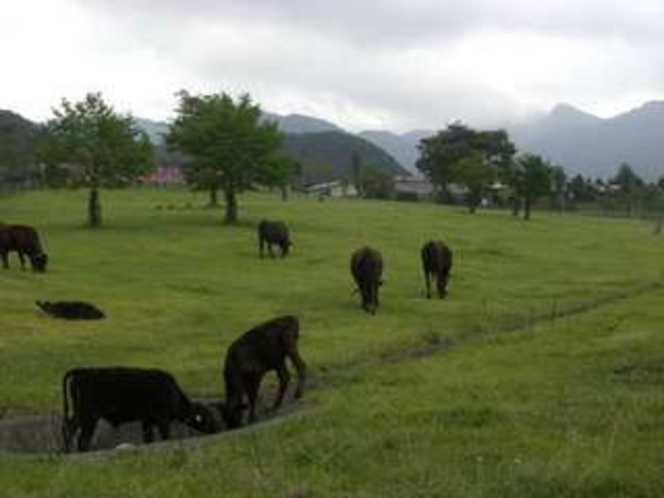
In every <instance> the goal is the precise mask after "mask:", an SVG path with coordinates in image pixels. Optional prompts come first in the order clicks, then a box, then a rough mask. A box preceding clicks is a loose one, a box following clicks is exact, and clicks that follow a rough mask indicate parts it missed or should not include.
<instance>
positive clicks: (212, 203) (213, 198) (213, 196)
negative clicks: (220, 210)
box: [208, 186, 219, 208]
mask: <svg viewBox="0 0 664 498" xmlns="http://www.w3.org/2000/svg"><path fill="white" fill-rule="evenodd" d="M217 206H219V202H217V187H216V186H215V187H210V200H209V201H208V207H209V208H216V207H217Z"/></svg>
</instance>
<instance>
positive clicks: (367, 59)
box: [0, 0, 664, 130]
mask: <svg viewBox="0 0 664 498" xmlns="http://www.w3.org/2000/svg"><path fill="white" fill-rule="evenodd" d="M36 13H37V14H36ZM0 16H2V17H1V18H0V21H2V25H3V27H7V29H3V30H2V31H0V60H2V61H3V78H0V107H7V108H12V109H15V110H17V111H19V112H23V113H25V114H26V115H28V116H29V117H32V118H44V117H46V116H47V115H48V110H49V108H50V106H52V105H55V104H57V102H58V100H59V98H60V97H63V96H66V97H69V98H73V99H78V98H81V97H82V96H83V94H84V93H85V92H87V91H92V90H100V91H102V92H103V93H104V95H105V96H106V97H107V99H108V100H109V101H111V102H112V103H113V104H115V105H116V107H117V108H119V109H121V110H128V109H131V110H132V111H133V112H134V114H136V115H139V116H146V117H152V118H159V119H162V118H164V117H166V116H167V115H169V114H170V112H171V110H172V108H173V106H174V103H175V99H174V97H173V94H174V92H175V91H177V90H178V89H180V88H187V89H188V90H190V91H193V92H199V91H205V92H210V91H219V90H225V91H230V92H232V93H240V92H245V91H248V92H250V93H251V94H252V96H253V97H254V98H255V99H256V100H258V101H259V102H260V103H261V104H262V105H263V106H264V107H265V108H267V109H269V110H272V111H276V112H282V113H287V112H300V113H308V114H314V115H319V116H321V117H325V118H328V119H331V120H333V121H336V122H338V123H339V124H341V125H342V126H346V127H348V128H350V129H361V128H376V127H389V128H392V129H399V130H405V129H408V128H411V127H418V128H419V127H432V126H443V125H444V124H445V123H446V122H448V121H450V120H452V119H462V120H465V121H468V122H470V123H471V124H476V125H478V126H479V125H482V124H494V123H500V122H504V121H507V120H512V119H518V118H519V117H521V116H523V115H527V114H529V113H531V112H533V110H535V109H538V108H539V109H541V108H548V107H550V106H552V105H553V104H555V103H556V102H559V101H567V102H571V103H573V104H575V105H577V106H580V107H582V108H586V109H588V110H590V111H596V112H600V113H603V114H606V113H610V112H616V111H620V110H624V108H621V106H623V105H624V106H632V105H635V104H638V103H640V99H653V98H658V97H660V98H661V97H662V96H663V95H664V74H663V73H664V70H663V67H662V66H661V65H660V64H658V58H659V54H661V53H662V51H661V49H662V48H664V34H662V33H660V29H659V28H660V26H662V25H664V24H663V22H662V21H663V20H664V5H663V4H662V3H661V2H659V1H656V0H632V1H631V2H628V3H627V2H623V1H620V2H619V1H610V0H609V1H599V0H585V1H582V0H577V1H576V2H572V1H571V0H539V1H538V2H526V1H525V0H501V1H498V0H493V1H491V0H469V1H466V2H452V1H449V0H448V1H443V0H428V1H427V0H389V1H380V2H379V1H374V2H371V1H358V0H338V1H336V2H327V1H313V0H309V1H305V0H289V1H288V2H280V1H276V0H252V1H251V2H243V1H240V0H235V1H231V0H190V1H188V2H186V3H184V2H181V1H179V0H178V1H175V0H169V1H163V0H162V1H154V0H131V1H130V0H114V1H111V0H108V1H103V0H86V1H83V0H51V1H47V2H39V1H37V0H23V1H22V2H13V3H10V4H7V5H6V6H3V7H2V10H0Z"/></svg>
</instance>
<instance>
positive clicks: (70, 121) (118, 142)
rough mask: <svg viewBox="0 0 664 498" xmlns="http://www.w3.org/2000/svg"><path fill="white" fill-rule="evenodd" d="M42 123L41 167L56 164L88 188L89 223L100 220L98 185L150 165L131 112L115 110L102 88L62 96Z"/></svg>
mask: <svg viewBox="0 0 664 498" xmlns="http://www.w3.org/2000/svg"><path fill="white" fill-rule="evenodd" d="M53 114H54V117H53V118H52V119H50V120H49V121H47V122H46V124H45V125H44V126H43V128H42V132H41V134H40V137H39V142H38V145H37V155H38V158H39V159H40V160H41V162H42V163H43V164H44V165H45V166H46V167H49V166H51V167H57V166H60V167H62V168H64V170H65V171H67V172H68V175H69V176H70V177H71V179H72V181H73V183H74V184H75V185H80V186H85V187H88V188H89V189H90V195H89V198H88V224H89V225H90V226H91V227H97V226H99V225H101V222H102V216H101V202H100V199H99V189H100V188H101V187H119V186H125V185H128V184H129V183H130V182H131V181H132V180H133V179H135V178H136V177H137V176H139V175H141V174H144V173H145V172H147V171H148V170H149V169H150V168H151V167H152V165H153V149H152V145H151V143H150V140H149V138H148V136H147V135H146V134H145V133H144V132H142V131H140V130H139V129H138V128H137V126H136V123H135V122H134V119H133V117H132V116H131V115H130V114H126V115H122V114H119V113H117V112H116V111H115V110H114V109H113V108H112V107H111V106H110V105H108V104H107V103H106V102H104V99H103V98H102V95H101V93H89V94H87V95H86V96H85V98H84V99H83V100H82V101H80V102H75V103H72V102H70V101H69V100H67V99H62V102H61V104H60V108H54V109H53Z"/></svg>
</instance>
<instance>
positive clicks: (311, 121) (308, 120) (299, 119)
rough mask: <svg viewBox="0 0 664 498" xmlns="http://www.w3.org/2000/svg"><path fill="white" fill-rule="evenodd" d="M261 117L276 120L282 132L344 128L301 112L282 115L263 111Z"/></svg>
mask: <svg viewBox="0 0 664 498" xmlns="http://www.w3.org/2000/svg"><path fill="white" fill-rule="evenodd" d="M263 119H267V120H270V121H276V122H277V124H278V125H279V129H280V130H281V131H282V132H284V133H320V132H324V131H338V132H343V131H344V130H343V129H342V128H340V127H339V126H337V125H335V124H333V123H330V122H329V121H325V120H324V119H320V118H314V117H311V116H304V115H302V114H288V115H286V116H282V115H280V114H275V113H272V112H263Z"/></svg>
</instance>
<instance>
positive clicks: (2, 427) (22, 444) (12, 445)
mask: <svg viewBox="0 0 664 498" xmlns="http://www.w3.org/2000/svg"><path fill="white" fill-rule="evenodd" d="M269 399H270V400H271V399H272V398H269ZM204 401H205V402H209V401H210V400H204ZM306 407H311V404H310V403H307V402H302V401H297V402H296V401H288V402H285V403H284V405H283V406H282V407H281V408H280V409H279V410H278V411H276V412H270V411H268V410H267V407H266V406H261V407H260V409H259V411H258V413H259V414H260V416H259V420H258V422H257V423H256V424H253V425H249V426H245V427H246V428H247V429H250V428H251V429H253V428H258V427H260V426H262V425H264V424H265V425H267V424H268V423H271V422H276V421H278V420H280V419H282V418H286V417H290V416H292V415H295V414H297V413H298V412H300V411H301V410H302V409H303V408H306ZM61 422H62V416H61V414H59V413H58V414H55V413H52V414H43V415H29V416H24V417H8V418H4V419H0V453H15V454H26V455H54V454H63V444H62V443H63V441H62V430H61ZM270 425H271V424H270ZM222 427H223V424H222ZM240 430H243V429H240ZM225 432H226V431H225V430H223V429H222V432H220V433H217V434H214V435H212V436H215V437H216V436H219V435H220V434H224V433H225ZM206 437H210V435H206V434H202V433H200V432H197V431H195V430H193V429H191V428H189V427H187V426H186V425H183V424H180V423H179V422H173V423H172V424H171V439H169V441H168V442H166V444H167V445H168V443H169V442H174V443H176V442H179V441H182V440H191V441H190V442H191V443H195V441H196V440H201V439H202V438H206ZM135 446H148V445H145V443H143V431H142V428H141V424H140V423H139V422H132V423H127V424H123V425H121V426H120V427H118V428H117V429H115V428H113V426H111V425H110V424H108V423H106V422H104V421H103V420H102V421H99V423H98V424H97V429H96V430H95V434H94V437H93V439H92V445H91V447H90V451H92V452H100V451H108V450H115V449H120V448H127V447H135ZM149 446H155V447H162V446H164V444H163V443H162V441H161V439H160V438H159V436H158V433H157V431H155V442H154V443H151V444H150V445H149ZM71 454H72V455H74V454H77V453H71Z"/></svg>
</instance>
